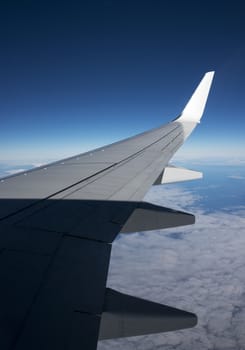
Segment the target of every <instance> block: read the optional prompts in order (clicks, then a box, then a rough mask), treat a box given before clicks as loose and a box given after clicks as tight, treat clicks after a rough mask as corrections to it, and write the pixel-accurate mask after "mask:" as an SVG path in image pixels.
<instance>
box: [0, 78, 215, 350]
mask: <svg viewBox="0 0 245 350" xmlns="http://www.w3.org/2000/svg"><path fill="white" fill-rule="evenodd" d="M213 74H214V73H213V72H209V73H206V74H205V76H204V78H203V79H202V81H201V83H200V84H199V86H198V87H197V89H196V91H195V92H194V94H193V96H192V97H191V99H190V101H189V102H188V103H187V105H186V107H185V108H184V110H183V112H182V113H181V115H180V117H179V118H177V119H175V120H174V121H172V122H170V123H169V124H167V125H164V126H161V127H159V128H156V129H153V130H150V131H148V132H145V133H143V134H140V135H136V136H134V137H131V138H129V139H126V140H123V141H120V142H117V143H114V144H112V145H109V146H106V147H103V148H99V149H97V150H94V151H91V152H87V153H84V154H80V155H77V156H75V157H71V158H68V159H64V160H62V161H60V162H55V163H52V164H49V165H46V166H43V167H40V168H37V169H34V170H31V171H27V172H25V173H20V174H18V175H13V176H10V177H7V178H4V179H2V180H1V182H0V278H1V286H2V287H1V290H0V296H1V298H0V308H1V315H0V348H1V349H3V350H7V349H11V350H24V349H25V350H29V349H34V348H35V349H36V350H44V349H45V350H49V349H50V350H51V349H52V350H53V349H58V348H59V349H72V350H74V349H81V348H83V349H86V350H90V349H91V350H92V349H96V344H97V340H98V338H100V339H107V338H114V337H123V336H132V335H141V334H148V333H154V332H164V331H170V330H175V329H182V328H187V327H192V326H194V325H195V324H196V321H197V319H196V316H195V315H194V314H192V313H189V312H186V311H182V310H177V309H175V308H170V307H167V306H164V305H159V304H156V303H153V302H148V301H146V300H142V299H138V298H136V297H131V296H128V295H125V294H122V293H119V292H117V291H113V290H110V289H107V288H106V280H107V274H108V267H109V261H110V252H111V243H112V242H113V240H114V239H115V238H116V236H117V235H118V233H119V232H121V233H129V232H135V231H143V230H153V229H159V228H165V227H174V226H179V225H188V224H192V223H194V216H193V215H191V214H188V213H184V212H179V211H174V210H172V209H168V208H163V207H159V206H157V205H153V204H151V203H146V202H143V201H142V200H143V197H144V195H145V194H146V192H147V191H148V189H149V188H150V187H151V186H152V185H153V184H160V183H164V182H173V181H181V180H183V179H184V180H187V179H193V178H197V177H200V176H201V175H200V173H196V172H195V173H194V172H191V171H187V170H185V169H176V168H173V167H172V166H171V165H169V161H170V159H171V158H172V156H173V155H174V153H175V152H176V150H177V149H178V148H179V147H180V146H181V145H182V144H183V142H184V141H185V139H186V138H187V137H188V136H189V135H190V133H191V132H192V130H193V129H194V128H195V126H196V125H197V124H198V123H199V122H200V119H201V116H202V113H203V111H204V107H205V103H206V100H207V96H208V93H209V89H210V86H211V82H212V78H213Z"/></svg>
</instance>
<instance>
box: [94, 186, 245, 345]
mask: <svg viewBox="0 0 245 350" xmlns="http://www.w3.org/2000/svg"><path fill="white" fill-rule="evenodd" d="M147 199H148V200H150V199H151V200H152V201H153V202H156V203H158V204H160V205H164V206H169V207H172V208H176V209H182V210H190V211H192V212H193V213H194V214H195V215H196V224H195V225H194V226H188V227H183V228H177V229H176V228H175V229H174V228H173V229H169V230H162V231H151V232H145V233H135V234H131V235H121V236H120V237H119V238H118V240H116V241H115V242H114V244H113V249H112V260H111V266H110V273H109V280H108V284H109V286H110V287H112V288H115V289H118V290H120V291H122V292H125V293H128V294H132V295H136V296H139V297H142V298H146V299H149V300H153V301H157V302H160V303H163V304H167V305H170V306H175V307H179V308H183V309H184V310H189V311H192V312H195V313H196V314H197V315H198V318H199V323H198V326H197V327H195V328H193V329H189V330H183V331H177V332H172V333H171V332H170V333H163V334H159V335H149V336H142V337H133V338H128V339H116V340H107V341H101V342H99V345H98V350H109V349H114V348H117V349H124V350H131V349H144V350H153V349H154V350H155V349H164V350H173V349H178V350H182V349H183V350H184V349H185V350H186V349H190V350H192V349H202V350H207V349H220V350H221V349H222V350H223V349H226V350H231V349H232V350H234V349H240V350H244V349H245V332H244V324H245V274H244V270H245V256H244V250H245V206H243V205H240V206H239V207H237V208H235V207H233V208H232V211H229V210H228V208H224V209H222V210H218V211H215V212H211V213H210V212H208V211H205V209H200V207H199V206H198V204H199V201H200V199H201V198H200V196H199V195H197V194H195V193H193V192H191V191H188V190H186V189H183V188H181V186H173V185H172V187H171V186H165V187H164V188H156V187H155V188H153V189H152V191H151V192H150V193H149V195H148V196H147ZM174 235H180V236H181V239H176V238H175V237H174Z"/></svg>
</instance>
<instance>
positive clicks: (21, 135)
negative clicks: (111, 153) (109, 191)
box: [0, 1, 245, 161]
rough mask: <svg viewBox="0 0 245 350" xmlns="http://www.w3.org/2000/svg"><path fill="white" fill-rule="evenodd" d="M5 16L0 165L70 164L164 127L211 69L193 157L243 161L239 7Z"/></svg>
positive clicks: (29, 5) (58, 10)
mask: <svg viewBox="0 0 245 350" xmlns="http://www.w3.org/2000/svg"><path fill="white" fill-rule="evenodd" d="M0 7H1V9H0V29H1V30H0V33H1V34H0V36H1V37H0V40H1V56H0V62H1V64H0V77H1V79H0V121H1V129H0V160H8V159H9V160H13V159H15V160H21V159H23V160H25V159H32V160H33V161H35V160H36V159H39V158H41V157H43V158H44V159H45V158H46V159H49V158H50V159H51V158H54V157H58V156H61V157H62V156H64V155H67V156H68V155H71V154H73V153H76V152H80V151H83V149H86V148H89V147H95V146H97V145H100V144H104V143H109V142H112V141H114V140H117V139H120V138H123V137H126V136H129V135H132V134H135V133H137V132H141V131H144V130H145V129H148V128H151V127H155V126H157V125H159V124H162V123H164V122H166V121H169V120H170V119H172V118H174V117H176V115H178V114H179V113H180V112H181V110H182V108H183V106H184V104H185V103H186V102H187V100H188V98H189V97H190V95H191V93H192V92H193V90H194V88H195V87H196V85H197V84H198V82H199V80H200V79H201V77H202V75H203V74H204V73H205V72H206V71H209V70H215V71H216V76H215V80H214V85H213V88H212V91H211V94H210V99H209V101H208V105H207V109H206V115H205V116H204V118H205V119H204V121H203V123H202V124H201V127H200V128H199V129H198V131H196V133H195V134H194V135H193V138H192V141H189V142H192V143H189V148H190V149H191V147H195V149H200V150H201V155H207V154H209V151H210V149H212V151H213V155H217V156H220V155H222V153H223V154H224V155H227V156H231V155H232V154H238V153H239V152H240V153H239V155H240V156H241V155H242V148H244V146H245V141H244V126H245V122H244V118H245V116H244V112H245V108H244V93H245V83H244V77H245V74H244V73H245V63H244V62H245V40H244V39H245V38H244V36H245V35H244V34H245V24H244V16H243V14H244V11H243V2H242V1H232V2H231V1H223V2H221V1H198V2H194V1H77V2H75V1H69V2H68V1H66V2H64V1H59V2H58V1H57V2H55V1H51V2H45V1H42V2H37V1H21V2H17V1H11V2H6V3H5V4H1V6H0ZM189 148H188V147H187V148H186V150H187V152H188V151H189Z"/></svg>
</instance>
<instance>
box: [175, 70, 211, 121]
mask: <svg viewBox="0 0 245 350" xmlns="http://www.w3.org/2000/svg"><path fill="white" fill-rule="evenodd" d="M214 74H215V71H214V70H212V71H208V72H206V73H205V74H204V76H203V78H202V80H201V81H200V83H199V85H198V86H197V88H196V90H195V91H194V93H193V95H192V96H191V98H190V99H189V101H188V103H187V104H186V106H185V108H184V109H183V112H182V113H181V115H180V117H179V118H178V119H176V121H185V122H194V123H200V120H201V118H202V115H203V112H204V108H205V105H206V102H207V98H208V95H209V91H210V88H211V85H212V81H213V77H214Z"/></svg>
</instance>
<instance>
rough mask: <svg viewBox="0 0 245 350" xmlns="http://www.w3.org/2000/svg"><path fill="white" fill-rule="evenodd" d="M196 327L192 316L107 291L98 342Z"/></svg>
mask: <svg viewBox="0 0 245 350" xmlns="http://www.w3.org/2000/svg"><path fill="white" fill-rule="evenodd" d="M196 324H197V316H196V315H195V314H193V313H190V312H187V311H183V310H179V309H176V308H173V307H169V306H166V305H161V304H158V303H155V302H152V301H148V300H144V299H140V298H136V297H133V296H130V295H127V294H123V293H119V292H117V291H115V290H113V289H107V291H106V297H105V304H104V312H103V314H102V318H101V324H100V333H99V339H100V340H102V339H111V338H121V337H131V336H137V335H145V334H150V333H162V332H169V331H175V330H179V329H184V328H190V327H194V326H195V325H196Z"/></svg>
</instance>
